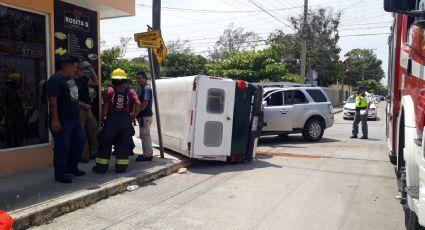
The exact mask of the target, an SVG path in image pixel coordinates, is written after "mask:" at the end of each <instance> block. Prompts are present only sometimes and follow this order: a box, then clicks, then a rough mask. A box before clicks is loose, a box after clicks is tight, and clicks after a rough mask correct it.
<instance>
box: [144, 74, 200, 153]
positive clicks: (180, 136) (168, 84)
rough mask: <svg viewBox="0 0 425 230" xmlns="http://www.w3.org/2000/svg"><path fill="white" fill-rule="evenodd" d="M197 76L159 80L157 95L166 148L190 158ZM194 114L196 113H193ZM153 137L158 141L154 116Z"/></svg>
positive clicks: (154, 117) (154, 140)
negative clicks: (192, 115) (189, 146)
mask: <svg viewBox="0 0 425 230" xmlns="http://www.w3.org/2000/svg"><path fill="white" fill-rule="evenodd" d="M195 79H196V76H191V77H181V78H175V79H161V80H157V82H156V84H157V94H158V105H159V113H160V116H161V126H162V127H161V128H162V137H163V142H164V147H165V148H167V149H171V150H173V151H176V152H178V153H181V154H183V155H186V156H189V155H190V153H189V149H188V143H189V142H193V141H192V140H191V139H192V137H191V135H190V133H191V130H190V129H191V128H193V126H191V125H190V124H191V113H192V111H193V110H194V109H193V108H192V103H193V102H192V100H193V97H194V96H195V93H196V92H195V91H193V83H194V81H195ZM193 112H194V111H193ZM151 136H152V141H153V142H154V143H159V141H158V131H157V125H156V116H155V115H154V116H153V123H152V126H151Z"/></svg>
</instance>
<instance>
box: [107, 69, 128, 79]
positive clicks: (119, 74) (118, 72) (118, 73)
mask: <svg viewBox="0 0 425 230" xmlns="http://www.w3.org/2000/svg"><path fill="white" fill-rule="evenodd" d="M111 79H116V80H126V79H128V77H127V74H126V73H125V71H124V70H122V69H120V68H118V69H115V70H114V71H113V72H112V75H111Z"/></svg>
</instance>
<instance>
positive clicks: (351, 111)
mask: <svg viewBox="0 0 425 230" xmlns="http://www.w3.org/2000/svg"><path fill="white" fill-rule="evenodd" d="M369 100H371V101H373V100H372V98H369ZM343 112H344V116H343V119H344V120H348V119H354V115H355V114H356V99H355V98H354V97H353V96H350V97H349V98H348V99H347V101H346V102H345V105H344V108H343ZM367 118H368V119H372V120H375V121H376V120H377V119H378V113H377V110H376V104H375V102H372V104H370V108H369V113H368V115H367Z"/></svg>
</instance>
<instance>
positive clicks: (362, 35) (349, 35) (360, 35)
mask: <svg viewBox="0 0 425 230" xmlns="http://www.w3.org/2000/svg"><path fill="white" fill-rule="evenodd" d="M389 34H390V33H374V34H348V35H340V37H365V36H375V35H389Z"/></svg>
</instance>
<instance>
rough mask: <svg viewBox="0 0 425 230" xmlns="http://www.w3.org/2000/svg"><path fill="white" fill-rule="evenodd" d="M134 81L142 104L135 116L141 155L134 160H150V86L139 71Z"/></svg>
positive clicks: (144, 74) (151, 151)
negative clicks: (137, 123) (140, 141)
mask: <svg viewBox="0 0 425 230" xmlns="http://www.w3.org/2000/svg"><path fill="white" fill-rule="evenodd" d="M136 82H137V84H138V85H139V86H140V88H138V89H137V96H138V97H139V100H140V102H141V104H142V108H141V112H140V113H139V115H138V116H137V120H138V122H139V130H140V139H141V140H142V147H143V155H142V156H138V157H137V158H136V161H151V160H152V155H153V149H152V139H151V133H150V128H151V124H152V115H153V113H152V87H151V86H150V85H148V76H147V75H146V73H145V72H143V71H140V72H138V73H137V74H136Z"/></svg>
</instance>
